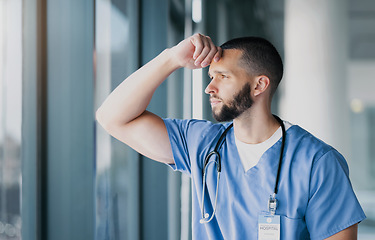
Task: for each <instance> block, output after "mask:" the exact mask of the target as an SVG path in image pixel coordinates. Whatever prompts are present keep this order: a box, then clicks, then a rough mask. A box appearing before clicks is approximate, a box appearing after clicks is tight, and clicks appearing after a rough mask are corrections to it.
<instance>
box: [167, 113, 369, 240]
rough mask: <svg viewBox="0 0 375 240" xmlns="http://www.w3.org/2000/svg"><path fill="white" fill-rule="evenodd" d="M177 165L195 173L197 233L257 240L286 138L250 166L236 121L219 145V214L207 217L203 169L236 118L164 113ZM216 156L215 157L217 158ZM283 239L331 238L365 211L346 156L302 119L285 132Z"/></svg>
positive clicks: (209, 206) (211, 196) (210, 175)
mask: <svg viewBox="0 0 375 240" xmlns="http://www.w3.org/2000/svg"><path fill="white" fill-rule="evenodd" d="M164 122H165V125H166V127H167V130H168V135H169V139H170V142H171V146H172V150H173V156H174V161H175V164H174V165H171V167H172V168H173V169H174V170H178V171H181V172H184V173H186V174H188V175H189V176H190V177H191V179H192V211H193V216H192V235H193V239H257V236H258V216H259V214H261V213H263V212H266V211H268V199H269V196H270V195H271V194H272V193H273V191H274V187H275V181H276V174H277V167H278V161H279V155H280V148H281V138H280V139H279V141H278V142H277V143H275V144H274V145H273V146H272V147H271V148H269V149H268V150H267V151H266V152H265V153H264V154H263V155H262V157H261V159H260V160H259V162H258V164H257V165H256V166H254V167H253V168H251V169H249V170H248V171H247V172H245V170H244V168H243V166H242V164H241V160H240V157H239V154H238V151H237V147H236V145H235V138H234V131H233V128H232V129H231V130H229V132H228V133H227V135H226V138H225V141H224V143H223V144H222V146H221V148H220V150H219V152H220V154H221V162H222V170H221V175H220V182H219V192H218V203H217V210H216V214H215V217H214V218H213V219H212V221H211V222H209V223H207V224H200V223H199V220H200V219H201V216H202V214H201V204H202V203H201V201H202V183H203V181H202V168H203V164H204V159H205V157H206V156H207V154H208V153H209V152H211V151H212V150H213V149H214V148H215V145H216V143H217V141H218V139H219V138H220V135H221V134H222V132H223V131H224V130H225V128H226V127H227V126H228V125H229V123H227V124H213V123H211V122H209V121H203V120H176V119H165V120H164ZM210 161H214V158H212V159H211V160H210ZM206 172H207V173H206V174H207V180H206V184H207V189H206V195H205V203H204V204H205V211H206V212H208V213H210V214H211V213H212V212H213V205H214V203H215V193H216V192H215V190H216V181H217V172H216V165H215V164H214V163H212V164H210V165H209V167H208V168H207V170H206ZM276 198H277V199H278V208H277V211H276V214H278V215H280V219H281V235H280V237H281V239H286V240H289V239H324V238H327V237H329V236H331V235H334V234H335V233H338V232H340V231H341V230H343V229H345V228H347V227H349V226H351V225H353V224H355V223H358V222H360V221H362V220H363V219H365V218H366V216H365V214H364V212H363V210H362V208H361V206H360V204H359V202H358V200H357V198H356V196H355V194H354V192H353V189H352V186H351V183H350V180H349V170H348V166H347V163H346V161H345V159H344V158H343V156H342V155H341V154H339V153H338V152H337V151H336V150H335V149H334V148H332V147H331V146H329V145H327V144H325V143H324V142H322V141H320V140H319V139H317V138H315V137H314V136H312V135H311V134H310V133H308V132H307V131H305V130H303V129H302V128H300V127H299V126H297V125H294V126H292V127H290V128H289V129H288V130H287V132H286V142H285V151H284V156H283V160H282V169H281V173H280V181H279V190H278V194H277V196H276Z"/></svg>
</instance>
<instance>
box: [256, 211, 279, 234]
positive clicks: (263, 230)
mask: <svg viewBox="0 0 375 240" xmlns="http://www.w3.org/2000/svg"><path fill="white" fill-rule="evenodd" d="M258 240H280V215H271V214H260V215H259V217H258Z"/></svg>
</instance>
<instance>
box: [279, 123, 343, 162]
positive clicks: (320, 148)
mask: <svg viewBox="0 0 375 240" xmlns="http://www.w3.org/2000/svg"><path fill="white" fill-rule="evenodd" d="M286 141H288V142H289V144H290V145H292V146H295V148H298V149H300V150H303V151H306V152H308V153H310V154H314V155H320V156H321V155H324V154H325V153H327V152H329V151H336V150H335V149H334V148H333V147H332V146H331V145H329V144H328V143H326V142H324V141H323V140H321V139H319V138H318V137H316V136H314V135H313V134H312V133H310V132H309V131H308V130H306V129H304V128H302V127H300V126H298V125H293V126H291V127H290V128H289V129H288V131H287V138H286Z"/></svg>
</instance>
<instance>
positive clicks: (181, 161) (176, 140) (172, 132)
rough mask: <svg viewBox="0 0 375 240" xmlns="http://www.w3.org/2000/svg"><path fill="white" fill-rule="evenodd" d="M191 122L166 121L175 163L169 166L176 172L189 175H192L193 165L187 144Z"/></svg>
mask: <svg viewBox="0 0 375 240" xmlns="http://www.w3.org/2000/svg"><path fill="white" fill-rule="evenodd" d="M189 122H190V121H189V120H179V119H164V124H165V126H166V127H167V131H168V137H169V141H170V143H171V147H172V152H173V159H174V162H175V163H174V164H169V166H170V167H172V169H173V170H175V171H177V170H178V171H181V172H185V173H188V174H190V173H191V163H190V158H189V151H188V143H187V132H188V129H189Z"/></svg>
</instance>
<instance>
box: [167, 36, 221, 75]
mask: <svg viewBox="0 0 375 240" xmlns="http://www.w3.org/2000/svg"><path fill="white" fill-rule="evenodd" d="M170 50H171V52H172V55H173V57H175V58H176V61H177V63H178V65H179V66H180V67H186V68H190V69H197V68H204V67H207V66H208V65H210V63H211V61H215V62H217V61H219V60H220V57H221V55H222V49H221V48H220V47H217V46H215V44H214V43H213V42H212V40H211V38H210V37H209V36H205V35H202V34H200V33H197V34H194V35H193V36H191V37H189V38H187V39H185V40H183V41H181V42H180V43H179V44H178V45H176V46H174V47H173V48H171V49H170Z"/></svg>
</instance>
